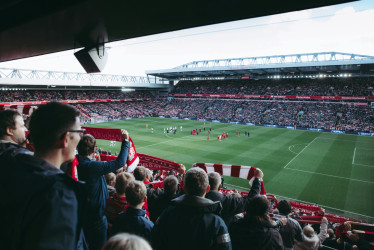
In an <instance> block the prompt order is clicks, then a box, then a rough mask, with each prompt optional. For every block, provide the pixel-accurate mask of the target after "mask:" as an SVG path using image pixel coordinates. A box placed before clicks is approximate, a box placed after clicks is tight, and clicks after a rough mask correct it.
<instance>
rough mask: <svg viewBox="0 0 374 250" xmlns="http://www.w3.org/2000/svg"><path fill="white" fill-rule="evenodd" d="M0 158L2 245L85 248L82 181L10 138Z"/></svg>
mask: <svg viewBox="0 0 374 250" xmlns="http://www.w3.org/2000/svg"><path fill="white" fill-rule="evenodd" d="M0 162H1V170H2V173H1V177H0V194H1V199H0V211H1V226H0V227H1V234H0V235H1V236H0V237H1V238H0V249H7V250H11V249H17V250H18V249H85V248H86V245H85V241H84V235H83V234H82V225H81V220H80V218H81V215H82V214H81V212H82V210H83V206H84V204H85V197H86V196H85V193H84V189H83V188H82V184H81V183H79V182H76V181H74V180H73V179H72V178H70V177H69V176H67V175H66V174H64V173H63V172H62V171H61V170H59V169H58V168H56V167H55V166H53V165H51V164H50V163H48V162H46V161H44V160H42V159H40V158H36V157H33V156H32V153H31V152H30V151H28V150H27V149H24V148H22V147H21V146H18V145H15V144H12V143H0Z"/></svg>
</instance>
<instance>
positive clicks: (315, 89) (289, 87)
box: [171, 77, 374, 96]
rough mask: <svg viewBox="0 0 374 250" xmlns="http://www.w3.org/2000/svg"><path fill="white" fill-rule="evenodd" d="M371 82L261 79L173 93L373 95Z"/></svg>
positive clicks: (186, 85)
mask: <svg viewBox="0 0 374 250" xmlns="http://www.w3.org/2000/svg"><path fill="white" fill-rule="evenodd" d="M373 88H374V79H373V78H372V77H370V78H327V79H325V78H318V79H301V78H287V79H260V80H256V81H255V80H224V81H222V80H210V81H180V82H179V83H178V84H177V85H176V86H175V87H174V89H173V90H172V92H171V93H173V94H240V95H306V96H374V89H373Z"/></svg>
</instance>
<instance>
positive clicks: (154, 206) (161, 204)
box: [148, 193, 177, 222]
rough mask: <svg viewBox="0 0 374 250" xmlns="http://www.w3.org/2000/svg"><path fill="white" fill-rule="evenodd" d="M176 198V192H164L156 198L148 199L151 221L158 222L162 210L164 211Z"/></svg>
mask: <svg viewBox="0 0 374 250" xmlns="http://www.w3.org/2000/svg"><path fill="white" fill-rule="evenodd" d="M175 198H177V195H176V194H168V193H162V194H160V195H159V196H158V197H157V198H155V199H152V200H150V199H148V210H149V216H150V219H151V221H153V222H156V220H157V218H158V217H159V216H160V215H161V213H162V211H164V210H165V209H166V208H167V207H168V206H169V205H170V204H171V201H172V200H173V199H175Z"/></svg>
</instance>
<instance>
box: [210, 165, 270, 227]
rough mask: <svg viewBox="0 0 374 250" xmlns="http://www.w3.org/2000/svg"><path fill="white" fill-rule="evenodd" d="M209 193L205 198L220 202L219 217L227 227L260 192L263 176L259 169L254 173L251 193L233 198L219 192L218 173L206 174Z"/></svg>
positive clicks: (219, 178)
mask: <svg viewBox="0 0 374 250" xmlns="http://www.w3.org/2000/svg"><path fill="white" fill-rule="evenodd" d="M208 176H209V185H210V191H209V192H208V193H207V194H206V196H205V198H207V199H210V200H212V201H220V202H221V204H222V212H221V217H222V219H223V220H224V221H225V223H226V225H227V226H229V225H230V224H231V222H232V221H234V220H235V215H236V214H239V213H242V212H244V211H245V210H246V208H247V206H248V203H249V200H250V199H251V198H253V197H254V196H255V195H257V194H260V192H261V181H260V180H262V178H263V176H264V174H263V173H262V171H261V170H260V169H256V171H255V174H254V176H255V179H254V181H253V184H252V187H251V191H250V192H249V194H248V196H246V197H234V196H232V195H224V194H222V193H221V192H220V191H219V190H220V189H221V187H222V184H221V181H222V179H221V176H220V174H219V173H216V172H212V173H209V174H208Z"/></svg>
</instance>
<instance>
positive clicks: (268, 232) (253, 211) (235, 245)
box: [230, 195, 284, 250]
mask: <svg viewBox="0 0 374 250" xmlns="http://www.w3.org/2000/svg"><path fill="white" fill-rule="evenodd" d="M269 205H270V202H269V201H268V199H267V198H266V197H265V196H262V195H256V196H255V197H254V198H253V199H251V200H250V202H249V204H248V208H247V211H246V212H247V213H246V215H245V216H244V218H243V219H240V220H238V221H236V222H233V223H232V224H231V225H230V235H231V239H232V249H233V250H244V249H245V250H248V249H284V248H283V241H282V237H281V235H280V233H279V231H278V230H277V226H276V225H274V224H273V223H272V221H271V219H270V218H269V216H268V211H269Z"/></svg>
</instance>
